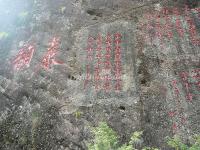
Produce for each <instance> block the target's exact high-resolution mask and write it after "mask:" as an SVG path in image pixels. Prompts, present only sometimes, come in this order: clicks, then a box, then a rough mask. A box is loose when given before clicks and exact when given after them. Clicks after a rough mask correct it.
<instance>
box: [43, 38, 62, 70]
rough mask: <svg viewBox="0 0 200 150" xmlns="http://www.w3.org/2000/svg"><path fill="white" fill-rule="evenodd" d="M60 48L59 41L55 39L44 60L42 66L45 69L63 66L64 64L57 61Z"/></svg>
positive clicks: (50, 44)
mask: <svg viewBox="0 0 200 150" xmlns="http://www.w3.org/2000/svg"><path fill="white" fill-rule="evenodd" d="M58 48H59V39H58V38H55V37H54V38H53V39H52V41H51V42H50V43H49V48H48V50H47V52H46V54H45V55H44V56H43V59H42V63H41V66H42V67H43V68H44V69H46V70H48V69H49V68H50V66H51V65H57V64H63V63H62V62H59V61H56V60H55V56H56V54H57V52H58Z"/></svg>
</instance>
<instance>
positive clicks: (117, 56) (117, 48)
mask: <svg viewBox="0 0 200 150" xmlns="http://www.w3.org/2000/svg"><path fill="white" fill-rule="evenodd" d="M114 36H115V59H114V61H115V79H116V85H115V90H116V92H119V91H120V90H121V86H122V85H121V84H122V83H121V73H122V72H121V71H122V69H121V67H122V66H121V37H122V35H121V34H120V33H116V34H115V35H114Z"/></svg>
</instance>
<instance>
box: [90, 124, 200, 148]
mask: <svg viewBox="0 0 200 150" xmlns="http://www.w3.org/2000/svg"><path fill="white" fill-rule="evenodd" d="M92 133H93V134H94V139H93V141H92V142H91V143H89V144H88V149H89V150H137V149H136V148H135V147H136V143H140V141H141V136H142V131H140V132H134V133H133V134H132V136H131V139H130V141H129V143H125V144H124V145H120V144H119V141H118V136H117V133H116V132H115V131H113V130H112V129H111V128H110V127H109V126H108V125H107V124H106V123H105V122H102V123H100V124H99V126H98V127H96V128H93V129H92ZM167 144H168V145H169V146H170V147H172V148H174V149H175V150H200V136H199V135H196V136H194V137H193V139H192V141H191V143H190V146H188V145H186V144H184V143H183V142H182V141H181V139H180V138H179V137H177V136H174V137H173V138H169V137H167ZM142 150H159V149H158V148H152V147H144V148H142Z"/></svg>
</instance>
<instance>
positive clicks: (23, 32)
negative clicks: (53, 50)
mask: <svg viewBox="0 0 200 150" xmlns="http://www.w3.org/2000/svg"><path fill="white" fill-rule="evenodd" d="M185 2H186V4H187V5H188V6H189V9H190V15H189V16H190V17H191V18H193V19H194V21H195V28H196V30H197V36H198V37H197V38H200V18H199V14H198V12H197V11H196V10H195V9H194V8H199V7H200V5H199V2H198V1H197V0H196V1H193V3H191V1H189V0H188V1H185ZM0 3H4V5H5V6H4V9H2V10H0V12H1V19H0V22H1V24H0V29H1V30H2V31H4V32H7V33H8V34H9V35H8V37H7V38H1V39H0V62H1V63H0V149H2V150H21V149H24V150H26V149H27V150H28V149H34V150H40V149H41V150H50V149H52V150H79V149H80V150H85V149H87V148H86V143H87V142H86V141H87V140H89V139H91V138H92V135H91V133H90V127H91V126H97V125H98V123H99V122H101V121H106V122H108V124H109V125H110V126H111V127H112V128H113V129H114V130H115V131H117V133H118V134H119V135H120V142H121V143H125V142H127V141H129V138H130V135H131V133H132V132H134V131H139V130H143V131H144V135H143V143H142V144H143V145H146V146H154V147H159V148H161V149H162V150H168V149H170V148H169V147H168V146H167V145H166V141H165V137H166V136H173V135H174V134H178V135H180V136H181V137H182V138H183V139H184V140H185V141H186V142H187V141H188V140H189V139H190V136H191V135H193V134H199V133H200V101H199V100H200V95H199V91H200V87H199V81H200V79H199V74H200V72H199V69H200V59H199V58H200V46H199V45H195V44H193V43H192V42H191V39H190V33H189V32H188V30H187V29H188V25H187V22H186V21H185V18H184V17H185V16H184V13H181V14H180V16H179V17H180V19H181V21H182V22H183V24H184V25H183V28H184V32H185V33H186V34H185V35H184V37H183V38H181V37H180V36H179V35H178V33H177V31H176V28H175V26H176V22H175V21H172V24H173V27H174V28H173V37H172V39H171V40H170V39H168V38H166V35H163V37H164V38H163V40H162V42H160V41H159V39H158V38H157V37H156V30H155V22H153V21H149V20H147V18H145V17H144V14H152V15H153V14H156V13H160V14H161V9H162V8H165V7H170V8H174V7H176V8H179V10H180V11H183V10H184V3H183V2H182V1H179V0H178V1H170V0H164V1H158V0H146V1H141V0H109V1H106V0H57V1H54V0H43V1H39V0H30V1H25V0H15V2H13V1H11V0H4V2H2V1H1V0H0ZM169 13H170V15H169V18H170V19H171V20H173V19H174V18H175V17H176V16H175V14H173V12H171V11H170V12H169ZM5 16H6V17H5ZM16 18H17V19H16ZM160 20H161V22H162V21H164V16H162V15H161V16H160ZM148 21H149V22H150V24H151V23H152V25H153V26H154V28H153V29H152V30H149V32H150V33H147V31H145V30H144V28H143V26H142V24H143V25H145V24H147V23H149V22H148ZM108 33H109V34H111V35H112V41H113V42H112V44H113V47H112V53H111V63H112V65H113V67H114V66H115V60H114V57H115V54H114V45H115V44H114V40H115V39H114V35H115V34H116V33H120V34H121V35H122V37H121V45H120V46H121V63H122V64H121V66H122V75H121V77H122V89H121V90H120V92H119V93H118V92H116V91H115V90H114V88H112V89H111V90H110V91H109V92H105V90H100V91H96V90H95V81H94V80H91V81H89V82H88V84H87V87H86V88H84V85H85V79H86V76H87V69H86V66H87V64H89V65H90V67H91V68H92V72H91V74H90V75H92V76H94V74H95V69H94V66H95V64H96V62H97V59H96V57H95V54H93V56H92V57H93V60H92V62H88V61H87V59H86V58H87V48H88V45H87V44H88V38H89V37H93V38H94V40H96V39H97V38H98V35H99V34H100V35H101V36H102V37H103V42H104V43H103V44H102V49H103V50H105V49H106V44H105V38H106V36H107V34H108ZM147 35H151V36H150V37H151V38H148V37H147ZM54 37H59V38H60V46H59V50H58V53H57V54H56V60H59V61H60V62H62V63H60V64H59V65H51V67H50V68H49V69H44V68H42V67H41V61H42V59H43V56H44V54H45V52H46V51H47V49H48V47H49V42H50V41H51V40H52V39H53V38H54ZM146 37H147V38H146ZM28 43H29V44H32V45H33V46H34V47H35V52H34V54H33V58H32V59H31V62H30V66H27V67H25V68H23V69H20V70H19V71H17V70H14V69H13V64H12V60H13V58H15V56H16V55H17V54H18V52H19V49H20V48H22V47H23V45H24V44H28ZM93 46H94V50H95V48H96V46H97V45H93ZM103 54H105V53H103ZM101 71H102V70H101ZM101 73H102V74H103V73H104V72H103V71H102V72H101ZM181 73H186V74H187V75H188V79H187V83H188V87H187V84H186V82H185V81H186V79H185V78H184V77H183V76H181ZM109 74H110V75H111V76H114V71H111V72H110V73H109ZM184 79H185V80H184ZM111 81H112V85H113V87H114V84H115V81H116V79H111ZM173 81H174V82H173ZM101 84H102V83H101ZM176 87H177V88H176ZM176 89H178V91H175V90H176ZM176 94H177V95H176ZM188 94H191V95H192V98H191V97H190V98H188V97H187V96H189V95H188Z"/></svg>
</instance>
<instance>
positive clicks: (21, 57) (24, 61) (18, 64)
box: [12, 45, 35, 71]
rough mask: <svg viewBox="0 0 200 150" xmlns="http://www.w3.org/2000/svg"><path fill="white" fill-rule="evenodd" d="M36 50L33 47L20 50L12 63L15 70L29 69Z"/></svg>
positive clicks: (28, 46) (27, 46)
mask: <svg viewBox="0 0 200 150" xmlns="http://www.w3.org/2000/svg"><path fill="white" fill-rule="evenodd" d="M34 51H35V49H34V47H33V46H32V45H26V46H24V47H23V48H22V49H20V50H19V53H18V54H17V56H16V57H15V58H14V60H13V61H12V64H13V69H14V70H16V71H19V70H21V69H23V68H25V67H29V65H30V62H31V59H32V57H33V53H34Z"/></svg>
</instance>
